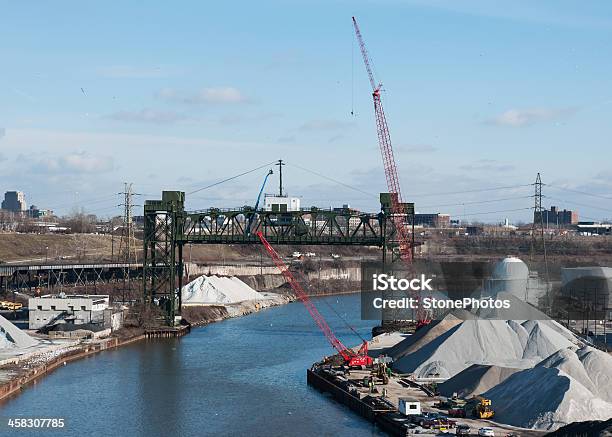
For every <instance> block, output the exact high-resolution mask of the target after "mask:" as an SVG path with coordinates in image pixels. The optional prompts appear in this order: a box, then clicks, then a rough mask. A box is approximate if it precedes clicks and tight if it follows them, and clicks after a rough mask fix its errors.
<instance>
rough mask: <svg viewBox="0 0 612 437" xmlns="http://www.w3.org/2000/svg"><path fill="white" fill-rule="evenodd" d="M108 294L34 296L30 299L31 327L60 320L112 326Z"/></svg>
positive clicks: (40, 326) (79, 323)
mask: <svg viewBox="0 0 612 437" xmlns="http://www.w3.org/2000/svg"><path fill="white" fill-rule="evenodd" d="M109 302H110V298H109V296H108V295H86V294H84V295H67V294H64V293H60V294H58V295H51V294H47V295H44V296H40V297H32V298H30V299H29V301H28V307H29V310H30V311H29V327H30V329H40V328H42V327H44V326H47V325H49V324H53V323H55V322H58V321H60V320H63V321H65V322H67V323H73V324H75V325H83V324H94V325H101V326H104V327H110V325H111V324H112V321H111V318H112V310H111V309H110V308H109Z"/></svg>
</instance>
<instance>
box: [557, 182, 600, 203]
mask: <svg viewBox="0 0 612 437" xmlns="http://www.w3.org/2000/svg"><path fill="white" fill-rule="evenodd" d="M546 186H547V187H551V188H556V189H557V190H564V191H569V192H570V193H576V194H583V195H585V196H591V197H597V198H599V199H606V200H612V197H608V196H603V195H601V194H595V193H588V192H586V191H579V190H574V189H571V188H565V187H560V186H558V185H551V184H546Z"/></svg>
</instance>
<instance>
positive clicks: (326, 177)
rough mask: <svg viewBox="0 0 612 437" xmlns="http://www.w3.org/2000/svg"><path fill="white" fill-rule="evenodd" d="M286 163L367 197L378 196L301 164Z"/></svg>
mask: <svg viewBox="0 0 612 437" xmlns="http://www.w3.org/2000/svg"><path fill="white" fill-rule="evenodd" d="M286 164H287V165H290V166H291V167H295V168H299V169H300V170H303V171H305V172H307V173H311V174H313V175H315V176H319V177H321V178H323V179H326V180H328V181H330V182H334V183H336V184H338V185H342V186H343V187H345V188H348V189H349V190H353V191H357V192H358V193H361V194H365V195H367V196H369V197H374V198H377V197H378V196H377V195H376V194H372V193H368V192H367V191H364V190H362V189H359V188H357V187H354V186H352V185H349V184H346V183H344V182H341V181H339V180H337V179H334V178H330V177H329V176H325V175H324V174H321V173H319V172H316V171H314V170H309V169H307V168H305V167H302V166H301V165H297V164H291V163H286Z"/></svg>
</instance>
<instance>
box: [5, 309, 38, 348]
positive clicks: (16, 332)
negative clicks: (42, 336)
mask: <svg viewBox="0 0 612 437" xmlns="http://www.w3.org/2000/svg"><path fill="white" fill-rule="evenodd" d="M37 344H38V340H36V339H34V338H32V337H30V336H29V335H28V334H26V333H25V332H23V331H22V330H21V329H19V328H18V327H16V326H15V325H13V324H12V323H11V322H9V321H8V320H6V319H5V318H4V317H2V316H0V349H9V348H26V347H32V346H36V345H37Z"/></svg>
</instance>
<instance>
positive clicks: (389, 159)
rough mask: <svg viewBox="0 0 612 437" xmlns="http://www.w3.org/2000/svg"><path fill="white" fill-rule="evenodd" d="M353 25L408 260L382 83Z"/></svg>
mask: <svg viewBox="0 0 612 437" xmlns="http://www.w3.org/2000/svg"><path fill="white" fill-rule="evenodd" d="M353 27H354V28H355V35H357V40H358V41H359V48H360V49H361V54H362V56H363V63H364V64H365V68H366V71H367V73H368V79H370V85H371V86H372V98H373V100H374V114H375V115H376V132H377V134H378V144H379V146H380V152H381V155H382V159H383V166H384V168H385V177H386V179H387V189H388V191H389V193H390V195H391V213H392V218H393V222H394V224H395V229H396V232H397V239H398V243H399V247H400V256H401V258H402V259H403V260H405V261H408V262H410V261H412V248H411V243H410V235H409V233H408V230H407V228H406V224H405V222H404V214H405V211H403V208H402V203H403V202H402V191H401V188H400V182H399V176H398V174H397V166H396V165H395V157H394V156H393V146H392V145H391V135H390V134H389V126H388V125H387V118H386V117H385V110H384V108H383V105H382V101H381V99H380V91H381V88H382V83H380V82H379V83H376V80H375V79H374V73H373V71H372V63H371V61H370V56H369V54H368V50H367V49H366V46H365V43H364V42H363V37H362V36H361V31H360V30H359V26H358V25H357V20H355V17H353Z"/></svg>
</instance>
